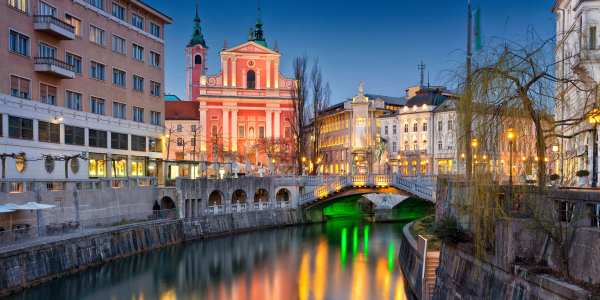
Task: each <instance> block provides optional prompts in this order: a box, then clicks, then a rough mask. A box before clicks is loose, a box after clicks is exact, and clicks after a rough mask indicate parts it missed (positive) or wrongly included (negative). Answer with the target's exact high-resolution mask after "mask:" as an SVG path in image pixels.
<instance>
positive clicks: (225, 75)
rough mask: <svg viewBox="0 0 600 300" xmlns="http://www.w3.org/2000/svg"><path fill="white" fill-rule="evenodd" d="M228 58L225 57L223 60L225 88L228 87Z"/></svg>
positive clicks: (222, 68)
mask: <svg viewBox="0 0 600 300" xmlns="http://www.w3.org/2000/svg"><path fill="white" fill-rule="evenodd" d="M228 60H229V58H228V57H226V56H225V57H223V58H222V59H221V70H223V86H227V61H228Z"/></svg>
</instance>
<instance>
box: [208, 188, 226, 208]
mask: <svg viewBox="0 0 600 300" xmlns="http://www.w3.org/2000/svg"><path fill="white" fill-rule="evenodd" d="M222 203H223V193H221V191H219V190H214V191H213V192H212V193H210V196H209V197H208V206H213V205H221V204H222Z"/></svg>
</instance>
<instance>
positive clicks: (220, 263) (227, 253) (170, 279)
mask: <svg viewBox="0 0 600 300" xmlns="http://www.w3.org/2000/svg"><path fill="white" fill-rule="evenodd" d="M404 225H405V223H372V222H369V221H368V220H367V219H360V218H353V219H333V220H330V221H328V222H327V223H323V224H313V225H304V226H294V227H284V228H277V229H270V230H263V231H257V232H249V233H242V234H235V235H230V236H224V237H218V238H213V239H207V240H198V241H193V242H190V243H186V244H179V245H175V246H170V247H165V248H162V249H158V250H154V251H150V252H146V253H141V254H138V255H134V256H131V257H127V258H124V259H121V260H118V261H114V262H110V263H106V264H102V265H100V266H97V267H93V268H90V269H87V270H85V271H82V272H79V273H76V274H72V275H68V276H65V277H62V278H59V279H57V280H53V281H49V282H47V283H44V284H41V285H38V286H35V287H32V288H29V289H26V290H24V291H21V292H19V293H16V294H12V295H10V296H9V297H8V299H89V300H92V299H93V300H95V299H107V300H149V299H161V300H175V299H178V300H179V299H182V300H187V299H207V300H217V299H219V300H220V299H233V300H246V299H259V300H263V299H265V300H268V299H274V300H280V299H300V300H305V299H315V300H322V299H356V300H358V299H411V300H412V299H414V297H413V296H412V295H411V293H410V290H409V289H408V287H405V284H404V279H403V276H402V273H401V271H400V268H399V266H398V261H397V255H398V250H399V249H400V241H401V237H402V228H403V226H404Z"/></svg>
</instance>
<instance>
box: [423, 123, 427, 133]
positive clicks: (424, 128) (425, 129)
mask: <svg viewBox="0 0 600 300" xmlns="http://www.w3.org/2000/svg"><path fill="white" fill-rule="evenodd" d="M426 131H427V122H423V132H426Z"/></svg>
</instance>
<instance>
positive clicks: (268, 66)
mask: <svg viewBox="0 0 600 300" xmlns="http://www.w3.org/2000/svg"><path fill="white" fill-rule="evenodd" d="M267 88H268V89H270V88H271V60H270V59H268V58H267Z"/></svg>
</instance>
